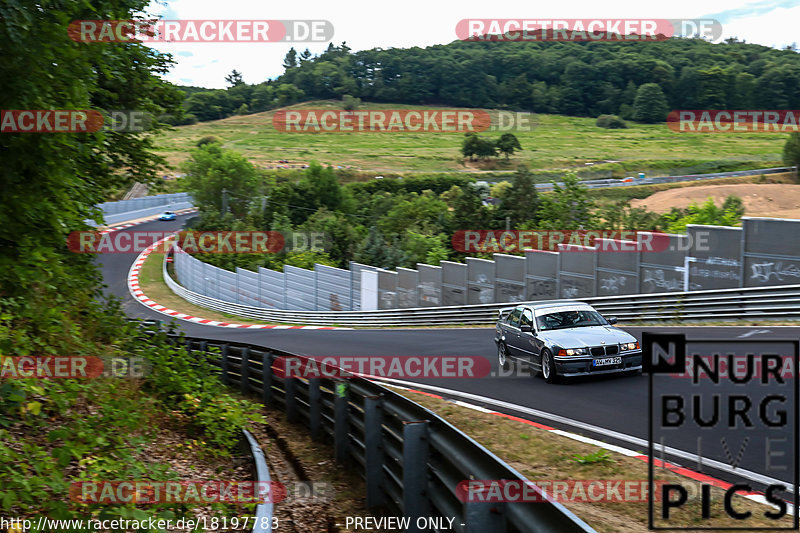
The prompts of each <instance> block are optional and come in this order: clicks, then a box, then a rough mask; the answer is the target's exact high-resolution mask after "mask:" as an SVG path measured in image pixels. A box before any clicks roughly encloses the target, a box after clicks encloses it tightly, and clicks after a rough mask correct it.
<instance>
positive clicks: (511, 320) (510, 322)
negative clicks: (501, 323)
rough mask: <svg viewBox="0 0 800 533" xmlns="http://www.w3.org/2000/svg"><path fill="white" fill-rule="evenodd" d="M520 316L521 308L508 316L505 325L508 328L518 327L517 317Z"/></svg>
mask: <svg viewBox="0 0 800 533" xmlns="http://www.w3.org/2000/svg"><path fill="white" fill-rule="evenodd" d="M520 314H522V308H521V307H517V308H516V309H514V310H513V311H511V312H510V313H509V314H508V319H506V323H507V324H508V325H509V326H515V327H516V326H519V315H520Z"/></svg>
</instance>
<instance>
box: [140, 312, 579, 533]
mask: <svg viewBox="0 0 800 533" xmlns="http://www.w3.org/2000/svg"><path fill="white" fill-rule="evenodd" d="M150 325H151V327H152V326H155V327H156V328H157V329H159V330H160V322H156V321H151V322H150ZM169 338H170V340H171V342H173V343H183V344H184V345H185V347H186V349H187V350H189V352H190V353H192V354H195V355H197V356H199V357H203V358H205V359H206V361H208V362H209V363H210V364H211V365H212V366H214V367H215V368H216V369H218V371H219V373H220V375H221V378H222V381H223V382H224V383H226V384H227V385H229V386H234V387H238V388H239V389H240V390H241V391H242V392H243V393H245V394H249V395H254V394H255V395H257V396H258V397H259V398H260V400H261V401H262V402H263V403H264V404H265V405H267V406H270V407H277V408H279V409H281V410H282V411H284V412H285V413H286V417H287V419H288V420H289V421H290V422H296V423H301V424H303V425H305V426H306V427H307V428H308V430H309V432H310V434H311V438H312V439H313V440H316V441H324V442H330V443H333V447H334V455H335V458H336V461H337V462H340V463H346V464H348V465H349V466H352V467H355V468H357V470H358V472H359V474H360V475H361V477H362V478H363V479H364V481H365V483H366V505H367V507H368V508H370V509H376V510H377V509H380V510H382V511H385V512H387V513H388V514H389V515H390V516H405V517H410V518H411V522H410V523H411V525H412V527H410V528H409V529H407V530H406V531H408V532H417V531H422V530H419V529H416V527H414V526H415V522H416V519H417V518H419V517H440V518H455V520H454V521H453V525H452V529H453V530H454V531H456V532H457V533H485V532H486V531H498V532H505V533H534V532H545V531H546V532H550V531H558V532H564V533H570V532H593V531H594V530H593V529H592V528H591V527H590V526H589V525H588V524H586V523H585V522H583V521H582V520H581V519H579V518H578V517H577V516H575V515H574V514H573V513H572V512H570V511H569V510H568V509H567V508H566V507H564V506H563V505H562V504H560V503H558V502H554V501H548V500H547V499H546V498H542V501H539V502H524V503H517V502H515V503H486V502H470V501H467V502H464V501H462V500H461V499H459V498H458V496H457V494H458V493H457V486H458V484H459V483H460V482H461V481H464V480H470V479H483V480H489V479H493V480H494V479H505V480H524V479H525V478H524V477H523V476H522V475H521V474H520V473H519V472H517V471H516V470H515V469H513V468H512V467H511V466H509V465H508V464H506V463H505V462H504V461H502V460H501V459H500V458H498V457H497V456H496V455H494V454H493V453H492V452H490V451H489V450H487V449H486V448H484V447H483V446H482V445H480V444H479V443H478V442H476V441H475V440H473V439H472V438H470V437H469V436H467V435H466V434H465V433H463V432H461V431H460V430H458V429H457V428H456V427H454V426H453V425H451V424H450V423H448V422H447V421H446V420H444V419H443V418H441V417H439V416H438V415H436V414H435V413H434V412H432V411H430V410H428V409H426V408H424V407H422V406H421V405H419V404H417V403H415V402H413V401H411V400H409V399H407V398H405V397H404V396H401V395H400V394H397V393H395V392H393V391H391V390H390V389H387V388H386V387H383V386H381V385H379V384H377V383H373V382H371V381H369V380H366V379H363V378H360V377H356V376H353V377H351V378H348V379H344V378H339V377H337V378H328V377H321V378H310V379H301V378H296V377H288V376H286V375H285V374H282V373H280V372H275V368H280V363H277V365H276V360H277V359H278V358H286V357H288V358H299V359H301V360H307V358H305V357H303V356H299V355H295V354H291V353H288V352H283V351H279V350H274V349H272V348H267V347H263V346H256V345H251V344H243V343H235V342H223V341H215V340H210V339H200V338H186V337H182V336H181V337H179V336H177V335H170V336H169ZM325 374H328V373H327V372H326V373H325ZM337 375H338V374H337ZM532 488H533V489H534V490H538V489H537V488H536V487H532ZM445 523H446V522H445Z"/></svg>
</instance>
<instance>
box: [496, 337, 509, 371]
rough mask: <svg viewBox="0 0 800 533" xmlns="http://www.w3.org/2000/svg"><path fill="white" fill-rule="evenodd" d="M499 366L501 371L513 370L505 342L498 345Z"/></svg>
mask: <svg viewBox="0 0 800 533" xmlns="http://www.w3.org/2000/svg"><path fill="white" fill-rule="evenodd" d="M497 366H498V367H499V368H500V370H508V369H510V368H511V361H509V360H508V350H507V349H506V345H505V344H503V341H500V342H498V343H497Z"/></svg>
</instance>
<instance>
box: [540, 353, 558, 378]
mask: <svg viewBox="0 0 800 533" xmlns="http://www.w3.org/2000/svg"><path fill="white" fill-rule="evenodd" d="M542 377H543V378H544V380H545V381H546V382H547V383H556V382H558V374H556V365H555V362H554V361H553V354H551V353H550V350H546V349H545V350H542Z"/></svg>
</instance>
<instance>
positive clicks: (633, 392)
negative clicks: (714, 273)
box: [98, 215, 800, 490]
mask: <svg viewBox="0 0 800 533" xmlns="http://www.w3.org/2000/svg"><path fill="white" fill-rule="evenodd" d="M185 218H186V215H184V216H179V217H178V219H177V220H176V221H171V222H160V221H154V222H148V223H144V224H140V225H138V226H134V227H131V228H128V229H126V230H122V231H156V230H160V231H163V230H177V229H179V228H180V227H181V225H182V224H183V220H184V219H185ZM135 258H136V254H106V255H103V256H101V257H99V258H98V262H99V263H100V264H101V265H102V272H103V276H104V279H105V282H106V283H107V284H108V288H107V290H106V292H107V294H111V295H115V296H118V297H121V298H122V300H123V306H124V310H125V312H126V313H127V315H128V316H130V317H134V318H148V319H158V320H166V319H167V318H168V317H167V316H165V315H163V314H161V313H158V312H156V311H154V310H152V309H150V308H149V307H147V306H145V305H143V304H141V303H139V302H138V301H137V300H135V299H134V298H132V297H131V296H130V294H129V292H128V288H127V285H126V277H127V274H128V271H129V269H130V267H131V264H132V263H133V261H134V260H135ZM179 322H180V325H181V328H182V329H183V331H184V332H185V333H186V334H187V335H190V336H197V337H205V338H210V339H218V340H232V341H238V342H247V343H252V344H258V345H263V346H268V347H272V348H276V349H280V350H286V351H289V352H293V353H298V354H303V355H334V356H336V355H341V356H347V355H393V356H413V355H417V356H421V355H451V356H457V355H462V356H464V355H466V356H483V357H486V358H487V359H488V360H489V361H490V362H491V365H492V370H493V374H496V373H497V370H498V367H497V357H496V348H495V345H494V341H493V334H494V331H493V329H492V328H471V329H451V328H442V329H384V330H332V331H317V330H269V329H267V330H247V329H228V328H221V327H214V326H204V325H200V324H195V323H191V322H186V321H179ZM624 329H626V330H627V331H630V332H631V333H632V334H633V335H635V336H636V337H637V338H639V339H641V334H642V332H643V331H649V332H659V333H685V334H686V336H687V338H688V339H689V340H690V341H691V340H699V339H712V340H718V341H720V342H718V343H716V344H714V345H711V346H706V349H710V348H713V349H714V350H715V351H720V352H722V353H727V352H726V351H725V350H726V344H727V343H730V341H733V340H742V339H746V340H747V341H750V342H749V344H748V346H747V349H748V350H751V351H752V350H753V349H757V347H758V346H759V341H762V340H768V339H771V340H796V339H798V338H799V337H800V327H794V326H792V327H779V326H768V325H767V326H761V327H648V328H641V327H636V328H624ZM727 346H728V347H730V346H731V345H730V344H727ZM784 346H785V345H784ZM770 349H771V350H773V352H772V353H775V351H774V350H775V349H783V346H781V347H770ZM740 351H741V348H740ZM782 353H783V352H782ZM786 355H790V353H788V354H786ZM519 373H522V374H526V375H512V376H504V377H499V376H496V375H494V376H490V377H484V378H480V379H441V378H440V379H425V380H416V381H417V382H419V383H420V384H422V385H426V386H433V387H438V388H442V389H447V390H450V391H455V392H453V393H447V392H442V391H439V392H438V394H442V395H443V396H446V397H454V398H456V399H462V400H465V401H469V402H470V403H473V404H478V405H483V406H485V407H487V408H490V409H492V410H493V411H499V412H505V413H508V414H513V415H515V416H520V417H523V418H527V419H530V420H535V421H538V422H541V423H544V424H547V425H549V426H552V427H557V428H559V429H564V430H569V431H572V432H575V433H580V434H583V435H586V436H588V437H592V438H597V439H600V440H603V441H605V442H608V443H610V444H616V445H619V446H623V447H625V448H629V449H633V450H638V451H641V452H643V453H645V454H646V453H647V444H646V441H647V438H648V380H649V378H648V376H647V375H644V376H643V375H638V376H596V377H592V378H580V379H576V380H572V381H570V382H568V383H566V384H556V385H548V384H546V383H545V382H544V380H542V379H541V378H538V377H532V376H530V375H529V372H527V371H525V372H518V374H519ZM659 379H660V381H658V384H659V387H661V388H659V390H664V391H669V390H671V389H670V388H671V387H674V389H675V390H683V388H684V387H686V386H687V384H688V382H689V381H690V380H688V379H686V380H679V379H675V378H659ZM665 379H666V380H667V381H664V380H665ZM670 379H671V381H669V380H670ZM409 381H412V380H409ZM789 382H790V383H791V384H792V385H790V388H792V387H796V386H795V385H793V384H794V383H795V380H794V378H792V379H790V380H789ZM671 383H674V386H673V385H670V384H671ZM718 387H722V388H723V390H729V389H726V388H730V387H736V385H733V384H731V383H730V382H729V381H725V380H723V382H722V383H721V384H720V385H718ZM461 393H467V394H471V395H477V396H480V397H481V398H469V397H463V396H462V397H458V394H461ZM493 401H499V402H505V404H501V405H498V404H497V403H492V402H493ZM791 401H792V399H791V396H790V400H789V405H788V406H786V410H787V413H788V420H789V423H788V426H787V427H788V428H789V429H788V430H786V431H785V432H784V433H785V437H786V438H787V439H789V440H788V443H789V444H784V447H785V449H786V450H787V451H788V452H789V456H788V458H787V457H786V456H784V457H783V459H781V461H784V462H787V461H788V464H789V465H790V466H789V467H788V468H787V469H786V470H774V469H770V470H768V468H767V464H766V461H765V453H766V444H765V441H764V436H763V435H758V436H757V437H756V438H751V439H750V440H749V442H748V443H747V445H746V447H745V450H744V452H743V453H742V454H741V458H740V460H741V462H740V463H739V464H738V465H737V468H735V469H732V468H730V467H728V466H727V465H729V464H730V463H731V456H730V455H729V454H732V456H733V457H734V458H735V457H736V456H737V455H738V453H739V451H740V449H741V446H742V440H741V438H740V439H738V440H737V439H736V436H735V435H736V432H735V431H734V432H724V431H720V432H717V431H716V430H715V429H713V428H712V429H708V430H706V432H705V433H703V439H704V440H703V444H702V447H701V451H700V454H701V455H702V456H703V458H704V462H703V465H702V467H698V465H697V461H696V458H695V457H693V456H691V454H696V453H697V452H698V442H697V436H698V434H697V433H696V432H694V431H683V432H682V431H676V432H674V433H675V434H674V435H671V436H670V438H669V441H668V443H667V446H671V447H673V448H676V449H678V450H682V451H683V452H685V453H684V454H676V453H669V451H667V453H666V454H665V457H666V458H667V459H668V460H672V461H674V462H676V463H678V464H681V465H683V466H686V467H688V468H692V469H694V470H697V469H698V468H700V469H702V471H703V472H705V473H708V474H709V475H713V476H716V477H719V478H722V479H725V480H727V481H730V482H734V481H736V482H741V481H743V480H749V481H750V482H751V485H752V487H753V488H754V489H756V490H761V489H763V487H764V485H765V484H766V483H768V482H769V481H768V479H767V478H771V479H773V480H774V479H779V480H782V481H784V482H786V483H787V485H788V486H791V485H792V478H793V474H794V466H793V461H792V455H793V452H792V451H791V450H792V448H791V443H792V439H793V435H794V433H793V432H794V427H795V426H794V425H793V424H792V422H793V421H794V422H795V423H796V420H797V412H796V411H795V410H794V407H793V406H792V405H791ZM753 409H754V411H753V412H755V413H756V415H757V413H758V405H756V406H755V407H754V408H753ZM726 417H727V414H726V411H725V409H724V408H723V410H722V418H723V419H726ZM613 432H616V433H617V434H618V435H617V434H615V433H613ZM723 437H724V438H725V439H727V441H726V444H727V448H729V449H727V450H726V446H725V445H721V444H720V439H721V438H723ZM660 454H661V452H660V451H658V452H657V456H659V457H660ZM687 454H690V455H687ZM681 455H682V456H681ZM795 459H796V458H795ZM708 460H715V461H719V462H720V463H723V464H724V465H723V466H724V467H720V466H719V465H717V467H716V468H715V467H713V466H710V465H709V464H708V462H707V461H708ZM776 463H777V461H776ZM743 471H750V472H751V473H753V474H748V473H746V472H743ZM759 474H760V475H762V476H767V478H759V477H758V475H759ZM744 478H747V479H744Z"/></svg>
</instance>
